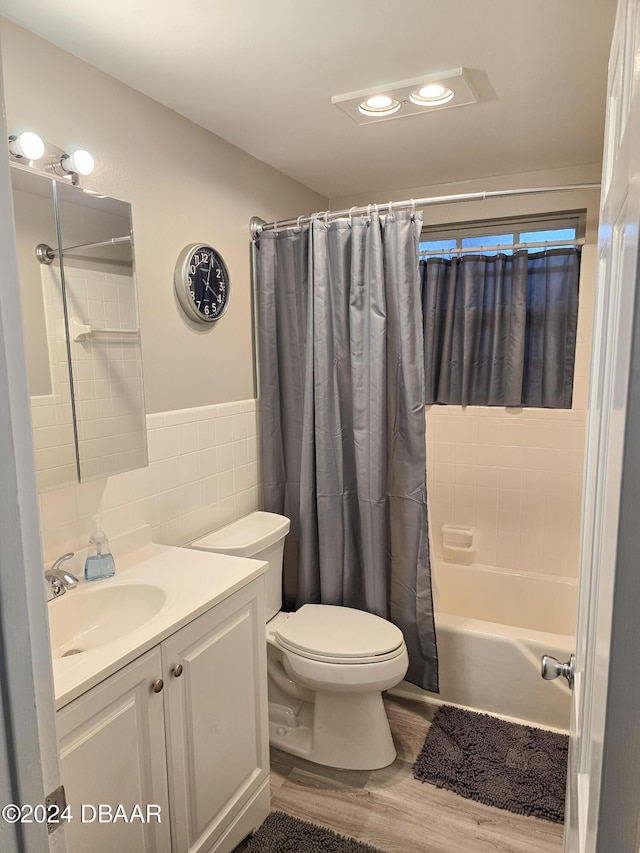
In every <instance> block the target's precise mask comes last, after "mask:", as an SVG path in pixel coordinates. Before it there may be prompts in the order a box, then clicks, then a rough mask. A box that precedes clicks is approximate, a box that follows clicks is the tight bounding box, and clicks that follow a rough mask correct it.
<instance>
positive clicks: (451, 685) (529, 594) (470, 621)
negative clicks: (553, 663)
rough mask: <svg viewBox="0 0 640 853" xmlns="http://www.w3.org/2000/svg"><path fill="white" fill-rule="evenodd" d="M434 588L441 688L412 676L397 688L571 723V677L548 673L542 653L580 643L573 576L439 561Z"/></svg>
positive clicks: (563, 654)
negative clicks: (419, 683) (423, 685)
mask: <svg viewBox="0 0 640 853" xmlns="http://www.w3.org/2000/svg"><path fill="white" fill-rule="evenodd" d="M433 596H434V609H435V622H436V633H437V640H438V657H439V661H440V664H439V669H440V693H429V692H427V691H424V690H419V689H418V688H415V687H413V685H407V684H406V682H403V683H402V684H401V685H399V687H398V688H397V689H396V692H397V693H399V694H402V695H405V696H406V695H413V697H414V698H429V699H435V700H439V701H444V702H451V703H454V704H456V705H463V706H465V707H467V708H471V709H473V710H477V711H486V712H489V713H494V714H499V715H501V716H505V717H510V718H514V719H517V720H520V721H522V722H526V723H532V724H539V725H543V726H549V727H552V728H557V729H564V730H566V729H568V728H569V715H570V695H571V694H570V690H569V687H568V685H567V682H566V680H565V679H564V678H557V679H555V680H554V681H544V680H543V679H542V678H541V676H540V657H541V656H542V655H543V654H548V655H554V656H555V657H557V658H558V660H560V661H566V660H568V659H569V655H570V654H571V652H572V651H574V650H575V631H576V610H577V599H578V590H577V582H576V581H575V580H573V579H571V578H564V577H555V576H552V575H543V574H533V573H525V572H523V573H514V572H509V571H506V570H504V569H496V568H493V567H490V566H481V565H471V566H464V565H457V564H455V563H446V562H444V561H435V564H434V565H433Z"/></svg>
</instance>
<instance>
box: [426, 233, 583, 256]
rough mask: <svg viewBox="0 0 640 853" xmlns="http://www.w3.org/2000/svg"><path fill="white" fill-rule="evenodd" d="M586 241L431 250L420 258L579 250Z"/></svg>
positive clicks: (506, 244) (550, 241) (505, 244)
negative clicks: (555, 249) (543, 250)
mask: <svg viewBox="0 0 640 853" xmlns="http://www.w3.org/2000/svg"><path fill="white" fill-rule="evenodd" d="M585 243H586V240H585V239H584V238H582V237H580V238H579V239H577V240H540V241H539V242H536V243H501V244H500V245H494V246H491V245H487V246H465V247H454V248H452V249H429V250H425V251H423V252H418V256H419V257H420V258H427V257H438V258H441V257H442V256H443V255H462V254H471V255H473V254H476V255H479V254H482V253H484V252H502V251H503V250H508V251H512V250H513V251H518V250H519V249H553V248H554V247H555V248H557V249H558V248H563V249H564V248H577V247H578V246H584V244H585Z"/></svg>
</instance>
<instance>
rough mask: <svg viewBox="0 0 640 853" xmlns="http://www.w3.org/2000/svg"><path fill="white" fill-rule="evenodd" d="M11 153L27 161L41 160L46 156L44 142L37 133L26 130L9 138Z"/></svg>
mask: <svg viewBox="0 0 640 853" xmlns="http://www.w3.org/2000/svg"><path fill="white" fill-rule="evenodd" d="M9 153H10V154H13V156H14V157H20V158H21V159H25V160H39V159H40V158H41V157H42V156H43V154H44V142H43V141H42V139H40V137H39V136H38V134H37V133H33V132H32V131H31V130H25V131H23V132H22V133H19V134H18V135H17V136H15V135H11V136H10V137H9Z"/></svg>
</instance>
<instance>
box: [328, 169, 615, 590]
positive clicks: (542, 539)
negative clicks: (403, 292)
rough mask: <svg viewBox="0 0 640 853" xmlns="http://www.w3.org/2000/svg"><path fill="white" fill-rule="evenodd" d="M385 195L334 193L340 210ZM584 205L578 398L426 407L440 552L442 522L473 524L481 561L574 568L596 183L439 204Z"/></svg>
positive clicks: (448, 219) (438, 191) (400, 194)
mask: <svg viewBox="0 0 640 853" xmlns="http://www.w3.org/2000/svg"><path fill="white" fill-rule="evenodd" d="M600 171H601V167H600V165H594V166H581V167H574V168H572V169H562V170H554V171H551V172H544V173H543V172H539V173H529V174H525V175H507V176H502V177H496V178H491V179H488V180H483V181H471V182H465V183H463V184H447V185H446V186H438V187H411V188H409V189H407V190H398V191H397V192H394V193H385V199H384V200H385V201H389V200H391V201H399V200H401V199H406V198H429V197H432V196H441V195H454V194H458V193H467V192H469V193H471V192H480V191H483V190H487V191H489V190H499V189H514V188H521V187H542V186H559V185H565V184H581V183H592V182H598V181H599V180H600ZM375 201H378V202H380V203H382V202H383V200H382V199H381V198H380V197H378V198H376V195H375V193H374V192H372V193H371V194H370V196H369V197H364V196H358V197H351V196H350V197H344V198H338V199H332V200H331V207H332V209H334V210H342V209H345V208H349V207H351V206H352V205H361V204H368V203H370V202H375ZM580 209H586V210H587V234H586V238H587V245H585V247H584V248H583V251H582V264H581V275H580V297H579V312H578V335H577V345H576V363H575V377H574V395H573V406H572V408H571V409H570V410H549V409H533V408H532V409H501V408H495V407H484V406H468V407H466V408H462V407H460V406H430V407H428V410H427V416H426V432H427V484H428V489H429V510H430V524H431V542H432V548H433V556H434V557H435V561H436V565H437V564H439V563H440V562H441V561H442V556H443V551H442V536H441V527H442V525H443V524H454V525H460V526H464V527H472V528H473V529H474V531H475V535H474V544H475V555H474V562H475V563H478V564H483V565H490V566H500V567H501V568H504V569H506V570H508V571H514V572H519V571H531V572H542V573H548V574H553V575H562V576H570V577H577V575H578V559H579V534H580V514H581V498H582V471H583V466H584V441H585V428H586V408H587V393H588V377H589V361H590V351H591V329H592V324H593V295H594V285H595V269H596V247H595V243H596V241H597V219H598V209H599V192H597V191H582V192H574V193H553V194H549V195H531V196H523V197H517V198H516V197H512V198H507V199H490V200H487V201H484V202H465V203H457V204H443V205H435V206H432V207H429V208H426V209H425V212H424V220H425V223H430V224H440V223H442V224H444V223H452V222H469V221H473V220H482V219H493V218H506V217H511V216H523V215H529V214H537V213H547V212H551V211H563V210H565V211H567V210H580Z"/></svg>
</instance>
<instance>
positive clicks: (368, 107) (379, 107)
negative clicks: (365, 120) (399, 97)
mask: <svg viewBox="0 0 640 853" xmlns="http://www.w3.org/2000/svg"><path fill="white" fill-rule="evenodd" d="M358 109H359V110H360V112H361V113H362V114H363V115H365V116H390V115H392V114H393V113H395V112H397V111H398V110H399V109H400V101H396V100H395V98H390V97H389V95H372V96H371V97H370V98H367V100H366V101H363V102H362V103H361V104H360V105H359V107H358Z"/></svg>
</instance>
